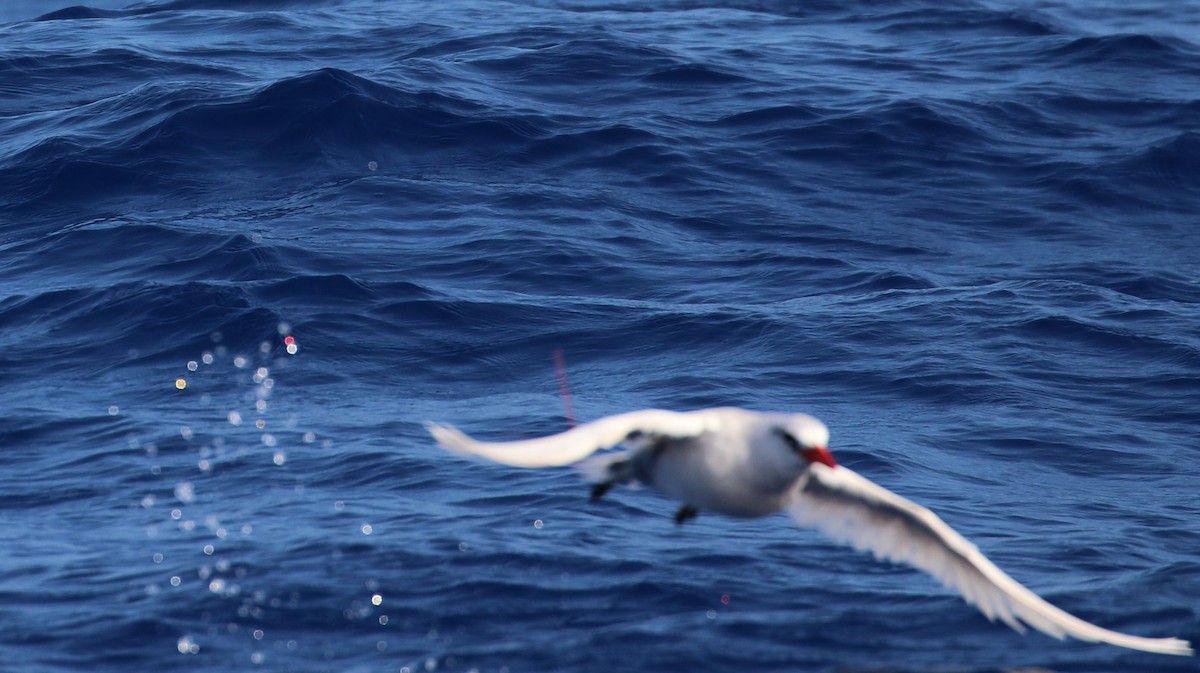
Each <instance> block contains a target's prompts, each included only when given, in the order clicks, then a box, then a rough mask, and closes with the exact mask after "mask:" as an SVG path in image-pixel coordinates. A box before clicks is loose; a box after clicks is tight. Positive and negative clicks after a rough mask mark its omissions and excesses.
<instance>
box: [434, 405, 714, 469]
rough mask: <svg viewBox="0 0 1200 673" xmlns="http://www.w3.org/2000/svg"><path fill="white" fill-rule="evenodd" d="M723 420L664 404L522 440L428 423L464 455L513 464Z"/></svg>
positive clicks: (689, 432) (690, 431)
mask: <svg viewBox="0 0 1200 673" xmlns="http://www.w3.org/2000/svg"><path fill="white" fill-rule="evenodd" d="M718 422H719V420H718V419H717V417H715V416H713V415H712V414H706V413H704V412H702V411H701V412H676V411H663V410H660V409H646V410H643V411H631V412H628V413H624V414H618V415H616V416H608V417H606V418H601V419H599V420H596V421H592V422H591V423H585V424H583V425H580V426H577V427H575V428H572V429H570V430H567V431H566V432H562V433H559V434H557V435H550V436H549V437H539V438H537V439H528V440H524V441H518V442H480V441H477V440H474V439H471V438H470V437H468V436H466V435H465V434H463V433H462V432H460V431H459V430H458V429H457V428H455V427H454V426H451V425H438V424H437V423H426V424H425V427H426V428H427V429H428V430H429V432H430V433H431V434H432V435H433V437H434V439H436V440H437V443H438V444H439V445H441V447H442V448H444V449H446V450H448V451H452V452H454V453H458V454H462V455H471V456H480V457H483V458H487V459H488V460H493V461H495V462H497V463H504V464H505V465H512V466H515V467H550V466H556V465H570V464H572V463H576V462H579V461H580V460H583V459H584V458H587V457H588V456H590V455H591V454H593V453H595V452H596V451H599V450H601V449H607V448H610V447H613V446H616V445H617V444H620V443H621V442H623V441H625V440H626V439H629V438H631V437H636V436H638V435H649V436H661V437H695V436H696V435H700V434H702V433H704V432H705V431H706V430H709V429H714V428H715V425H716V423H718Z"/></svg>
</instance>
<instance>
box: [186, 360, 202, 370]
mask: <svg viewBox="0 0 1200 673" xmlns="http://www.w3.org/2000/svg"><path fill="white" fill-rule="evenodd" d="M199 368H200V363H199V362H196V361H195V360H188V363H187V369H188V371H189V372H194V371H196V370H197V369H199Z"/></svg>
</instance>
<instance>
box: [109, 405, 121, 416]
mask: <svg viewBox="0 0 1200 673" xmlns="http://www.w3.org/2000/svg"><path fill="white" fill-rule="evenodd" d="M119 413H121V407H118V406H117V405H115V404H114V405H112V406H110V407H109V408H108V415H109V416H116V415H117V414H119Z"/></svg>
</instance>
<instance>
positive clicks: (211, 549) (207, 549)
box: [204, 544, 216, 556]
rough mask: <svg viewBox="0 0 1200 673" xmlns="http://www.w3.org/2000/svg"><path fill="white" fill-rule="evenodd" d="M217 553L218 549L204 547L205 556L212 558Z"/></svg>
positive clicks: (209, 546) (208, 546) (209, 545)
mask: <svg viewBox="0 0 1200 673" xmlns="http://www.w3.org/2000/svg"><path fill="white" fill-rule="evenodd" d="M215 551H216V549H215V548H214V547H213V546H212V545H211V544H206V545H204V555H205V556H212V555H213V552H215Z"/></svg>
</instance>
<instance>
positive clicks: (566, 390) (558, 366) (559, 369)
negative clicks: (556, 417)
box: [554, 348, 575, 428]
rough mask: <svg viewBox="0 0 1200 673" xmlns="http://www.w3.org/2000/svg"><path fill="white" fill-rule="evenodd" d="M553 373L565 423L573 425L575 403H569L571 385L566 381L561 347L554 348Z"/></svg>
mask: <svg viewBox="0 0 1200 673" xmlns="http://www.w3.org/2000/svg"><path fill="white" fill-rule="evenodd" d="M554 373H555V374H557V375H558V394H559V395H560V396H561V397H562V401H563V411H564V412H565V413H566V416H567V425H569V426H570V427H572V428H573V427H575V405H573V404H571V386H570V385H569V384H568V383H567V363H566V360H564V359H563V352H562V349H561V348H555V349H554Z"/></svg>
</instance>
